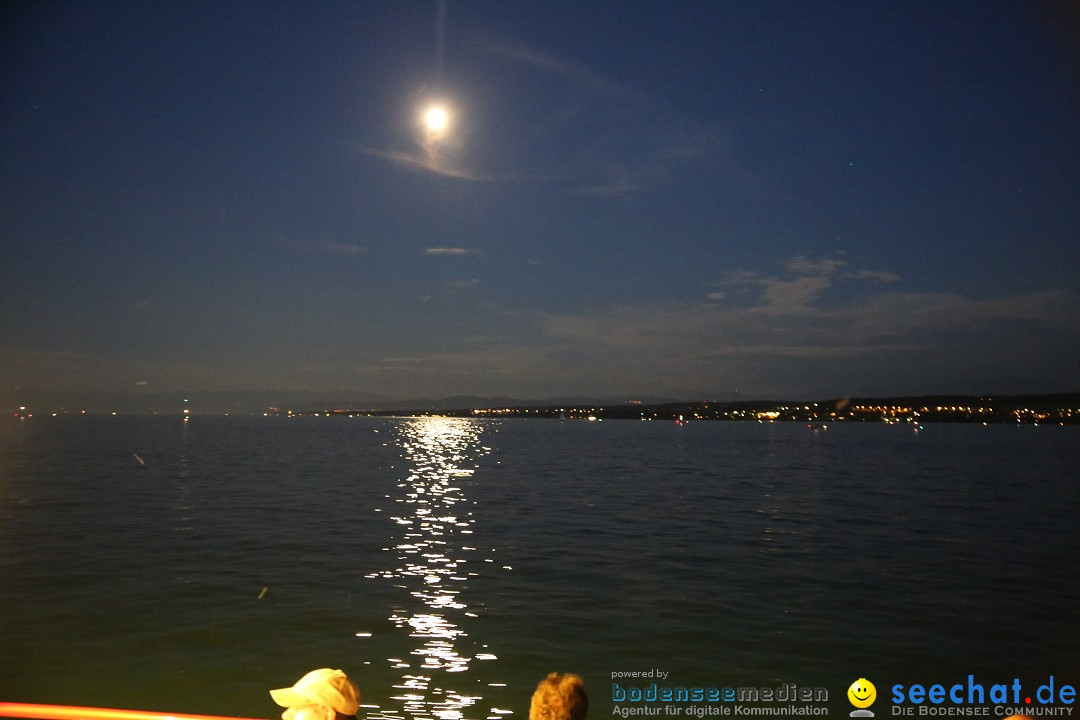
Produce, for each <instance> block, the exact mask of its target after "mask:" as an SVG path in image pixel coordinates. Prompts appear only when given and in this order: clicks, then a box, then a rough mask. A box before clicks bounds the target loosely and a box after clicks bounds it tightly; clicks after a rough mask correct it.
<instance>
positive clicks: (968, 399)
mask: <svg viewBox="0 0 1080 720" xmlns="http://www.w3.org/2000/svg"><path fill="white" fill-rule="evenodd" d="M461 400H462V399H461V398H457V399H455V398H450V399H447V400H443V401H425V402H424V403H423V406H421V404H420V403H419V402H415V401H414V402H412V403H402V406H401V407H364V406H362V405H359V404H358V405H356V406H352V405H340V404H334V405H329V406H323V407H318V406H314V405H313V404H312V405H305V406H303V407H299V408H292V409H287V408H281V407H277V406H271V407H267V408H265V409H263V410H262V411H247V412H236V413H233V412H213V411H202V412H200V411H199V409H198V407H199V404H198V402H195V403H193V405H184V406H182V407H183V409H177V410H161V409H159V410H145V411H139V410H131V409H118V410H107V409H93V410H90V409H86V410H71V409H67V408H62V409H55V410H54V409H41V408H30V407H19V408H18V409H15V410H14V411H9V412H8V413H7V415H8V417H14V418H17V419H29V418H32V417H35V416H37V417H43V416H71V415H94V416H101V415H124V416H132V415H144V416H146V415H153V416H166V417H167V416H184V417H198V416H225V415H238V416H267V417H271V416H273V417H306V416H321V417H429V416H441V417H471V418H529V419H533V418H539V419H556V420H639V421H641V420H646V421H652V420H657V421H675V422H684V423H686V422H694V421H734V422H805V423H811V424H813V423H831V422H884V423H891V424H899V423H912V424H922V423H941V422H947V423H982V424H987V425H989V424H1004V423H1008V424H1031V425H1037V424H1040V423H1043V424H1055V425H1073V424H1080V393H1055V394H1046V395H993V396H977V395H918V396H896V397H850V398H831V399H827V400H817V401H813V402H808V401H795V400H741V401H725V402H719V401H716V402H714V401H673V402H666V401H665V402H637V401H629V402H614V403H590V402H583V401H573V402H552V403H549V404H544V403H543V402H537V403H530V402H526V401H509V402H506V401H505V400H502V399H498V400H496V401H495V402H485V399H484V398H473V399H472V400H473V401H472V402H461ZM455 402H456V404H455ZM410 405H411V406H410Z"/></svg>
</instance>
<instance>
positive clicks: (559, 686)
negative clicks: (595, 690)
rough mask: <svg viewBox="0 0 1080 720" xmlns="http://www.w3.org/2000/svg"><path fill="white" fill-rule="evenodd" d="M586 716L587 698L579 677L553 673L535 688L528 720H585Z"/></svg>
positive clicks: (583, 683)
mask: <svg viewBox="0 0 1080 720" xmlns="http://www.w3.org/2000/svg"><path fill="white" fill-rule="evenodd" d="M588 716H589V696H588V695H586V694H585V681H584V680H582V679H581V676H580V675H574V674H573V673H557V672H553V673H551V674H550V675H548V676H547V677H546V678H544V679H543V680H541V681H540V683H539V684H538V685H537V686H536V692H534V693H533V696H532V704H531V705H530V706H529V720H585V718H587V717H588Z"/></svg>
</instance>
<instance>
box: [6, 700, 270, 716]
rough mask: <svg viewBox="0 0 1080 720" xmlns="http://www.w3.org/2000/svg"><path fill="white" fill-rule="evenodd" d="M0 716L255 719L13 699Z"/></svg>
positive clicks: (7, 703)
mask: <svg viewBox="0 0 1080 720" xmlns="http://www.w3.org/2000/svg"><path fill="white" fill-rule="evenodd" d="M0 717H11V718H31V720H256V719H255V718H237V717H224V716H221V715H192V714H191V713H167V712H154V711H152V710H118V709H114V708H99V707H78V706H75V705H37V704H32V703H13V702H0Z"/></svg>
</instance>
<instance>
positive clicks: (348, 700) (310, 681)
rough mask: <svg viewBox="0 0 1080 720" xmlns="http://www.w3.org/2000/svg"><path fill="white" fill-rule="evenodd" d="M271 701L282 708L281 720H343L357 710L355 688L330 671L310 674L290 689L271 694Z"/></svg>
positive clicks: (357, 701) (337, 671)
mask: <svg viewBox="0 0 1080 720" xmlns="http://www.w3.org/2000/svg"><path fill="white" fill-rule="evenodd" d="M270 697H272V698H273V699H274V702H276V703H277V704H278V705H280V706H281V707H283V708H285V712H283V713H281V717H282V720H343V719H344V718H353V717H356V711H357V710H359V709H360V690H359V689H358V688H357V687H356V684H355V683H353V681H352V680H350V679H349V678H348V677H347V676H346V675H345V673H344V672H342V671H341V670H331V669H330V668H319V669H318V670H312V671H311V672H309V673H308V674H307V675H305V676H304V677H302V678H300V679H299V680H297V681H296V684H295V685H293V686H292V687H288V688H281V689H280V690H271V691H270Z"/></svg>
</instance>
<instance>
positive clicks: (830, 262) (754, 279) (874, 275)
mask: <svg viewBox="0 0 1080 720" xmlns="http://www.w3.org/2000/svg"><path fill="white" fill-rule="evenodd" d="M781 265H782V267H783V269H784V270H786V271H787V272H786V275H784V276H781V277H777V276H774V275H763V274H761V273H758V272H754V271H747V270H737V271H732V272H729V273H727V274H726V275H725V276H723V277H722V278H721V279H720V281H719V282H718V283H717V285H718V286H719V287H721V288H724V290H719V291H714V292H712V293H709V295H708V298H709V299H710V300H720V299H724V298H725V297H727V296H728V295H729V294H730V293H729V292H727V291H729V290H732V289H739V290H742V291H745V290H746V289H747V288H750V287H756V288H759V289H760V291H761V295H760V298H761V300H762V303H761V304H760V305H759V306H758V308H757V309H758V311H759V312H763V313H770V314H776V315H806V314H812V313H814V312H818V311H817V310H816V309H815V308H814V307H813V304H814V302H815V301H816V300H818V299H819V298H820V297H821V296H822V295H823V294H824V293H825V292H826V291H828V290H829V289H830V288H832V287H833V286H834V285H835V284H836V282H837V281H838V280H861V281H868V282H873V283H896V282H899V281H900V279H901V278H900V276H899V275H897V274H896V273H893V272H887V271H880V270H865V269H858V270H849V269H848V265H849V263H848V262H847V261H846V260H840V259H837V258H823V259H818V260H814V259H811V258H808V257H806V256H803V255H796V256H794V257H790V258H787V259H786V260H784V261H783V262H782V263H781Z"/></svg>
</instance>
